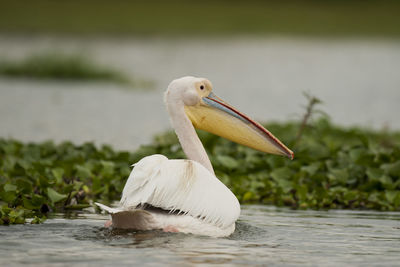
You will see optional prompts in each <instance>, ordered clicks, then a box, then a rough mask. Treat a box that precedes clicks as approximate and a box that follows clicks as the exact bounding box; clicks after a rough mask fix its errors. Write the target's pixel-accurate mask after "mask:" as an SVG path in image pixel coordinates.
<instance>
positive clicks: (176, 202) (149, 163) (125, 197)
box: [96, 77, 293, 237]
mask: <svg viewBox="0 0 400 267" xmlns="http://www.w3.org/2000/svg"><path fill="white" fill-rule="evenodd" d="M211 91H212V85H211V83H210V82H209V81H208V80H207V79H202V78H194V77H183V78H180V79H177V80H174V81H172V82H171V84H170V85H169V86H168V89H167V91H166V93H165V104H166V106H167V110H168V113H169V115H170V119H171V124H172V126H173V127H174V129H175V132H176V134H177V136H178V139H179V142H180V143H181V145H182V148H183V151H184V152H185V154H186V155H187V157H188V158H189V159H188V160H168V159H167V158H166V157H165V156H163V155H152V156H148V157H145V158H143V159H141V160H140V161H139V162H137V163H136V164H134V169H133V170H132V172H131V174H130V176H129V178H128V180H127V182H126V184H125V187H124V190H123V192H122V198H121V201H120V205H119V207H117V208H110V207H107V206H105V205H103V204H100V203H96V205H98V206H99V207H100V208H101V209H103V210H105V211H107V212H108V213H110V214H111V217H112V226H113V227H116V228H129V229H136V230H154V229H162V230H164V231H170V232H183V233H192V234H200V235H208V236H215V237H220V236H228V235H230V234H231V233H233V231H234V230H235V221H236V220H237V219H238V218H239V215H240V205H239V202H238V200H237V199H236V197H235V195H234V194H233V193H232V192H231V191H230V190H229V189H228V188H227V187H226V186H225V185H224V184H223V183H222V182H221V181H220V180H219V179H218V178H217V177H216V176H215V174H214V170H213V168H212V165H211V162H210V160H209V158H208V155H207V153H206V151H205V149H204V147H203V145H202V144H201V141H200V139H199V138H198V136H197V134H196V131H195V129H194V126H193V124H192V121H191V119H189V117H190V118H193V120H195V121H194V122H193V123H195V124H196V127H200V128H202V129H205V130H208V131H210V132H214V133H216V134H219V135H221V136H224V137H226V138H228V139H231V140H233V141H236V142H238V143H242V144H244V145H247V146H250V147H253V148H256V149H259V150H262V151H265V152H270V153H275V154H283V155H287V156H290V157H293V153H292V152H291V151H290V150H289V149H287V148H286V147H285V146H284V145H283V144H282V143H281V142H280V141H279V140H278V139H276V138H275V137H274V136H273V135H272V134H271V133H269V132H268V131H267V130H266V129H264V128H263V127H262V126H261V125H259V124H257V123H256V122H254V121H252V120H251V119H250V118H248V117H247V116H246V115H244V114H242V113H240V112H238V111H237V110H235V109H234V108H233V107H231V106H229V105H228V104H227V103H225V102H223V101H222V100H221V99H219V98H217V97H216V96H215V95H214V94H212V92H211ZM186 113H188V114H186ZM232 118H234V119H232ZM232 124H233V125H232ZM249 125H252V127H249ZM235 128H236V129H237V132H232V129H235ZM238 133H241V134H238ZM243 135H244V136H243Z"/></svg>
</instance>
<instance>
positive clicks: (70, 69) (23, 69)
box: [0, 52, 153, 88]
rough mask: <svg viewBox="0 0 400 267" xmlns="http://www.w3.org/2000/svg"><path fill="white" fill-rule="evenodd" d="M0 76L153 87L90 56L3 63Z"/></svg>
mask: <svg viewBox="0 0 400 267" xmlns="http://www.w3.org/2000/svg"><path fill="white" fill-rule="evenodd" d="M0 75H1V76H5V77H12V78H34V79H47V80H71V81H105V82H114V83H119V84H122V85H125V86H131V87H139V88H151V87H152V86H153V83H152V82H151V81H146V80H144V79H131V78H128V77H127V76H126V75H125V74H123V73H120V72H118V71H116V70H113V69H112V68H109V67H102V66H98V65H97V64H95V63H93V62H92V61H91V60H90V59H89V58H87V57H83V56H80V55H70V54H60V53H54V52H46V53H38V54H33V55H31V56H29V57H27V58H25V59H23V60H21V61H11V60H0Z"/></svg>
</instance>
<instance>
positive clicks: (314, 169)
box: [301, 162, 321, 176]
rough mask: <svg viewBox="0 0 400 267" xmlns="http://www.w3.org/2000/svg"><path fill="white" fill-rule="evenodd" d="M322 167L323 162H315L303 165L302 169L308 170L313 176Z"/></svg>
mask: <svg viewBox="0 0 400 267" xmlns="http://www.w3.org/2000/svg"><path fill="white" fill-rule="evenodd" d="M320 167H321V163H319V162H313V163H311V164H309V165H306V166H302V167H301V170H302V171H305V172H307V173H308V174H309V175H311V176H313V175H314V174H315V173H316V172H317V171H318V170H319V168H320Z"/></svg>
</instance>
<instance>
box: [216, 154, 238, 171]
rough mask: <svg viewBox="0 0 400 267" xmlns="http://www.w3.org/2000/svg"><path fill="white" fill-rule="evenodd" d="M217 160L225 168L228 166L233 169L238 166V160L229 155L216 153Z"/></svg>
mask: <svg viewBox="0 0 400 267" xmlns="http://www.w3.org/2000/svg"><path fill="white" fill-rule="evenodd" d="M217 161H218V163H220V164H221V165H222V166H224V167H225V168H228V169H235V168H237V167H239V163H238V161H237V160H235V159H234V158H232V157H229V156H223V155H218V156H217Z"/></svg>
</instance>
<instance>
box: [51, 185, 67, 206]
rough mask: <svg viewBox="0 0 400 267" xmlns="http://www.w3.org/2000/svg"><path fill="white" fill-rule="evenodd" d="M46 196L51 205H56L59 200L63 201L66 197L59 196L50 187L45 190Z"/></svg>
mask: <svg viewBox="0 0 400 267" xmlns="http://www.w3.org/2000/svg"><path fill="white" fill-rule="evenodd" d="M47 196H48V197H49V199H50V201H51V202H53V203H57V202H59V201H61V200H65V199H66V198H67V195H64V194H60V193H58V192H57V191H55V190H54V189H52V188H50V187H48V188H47Z"/></svg>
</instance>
